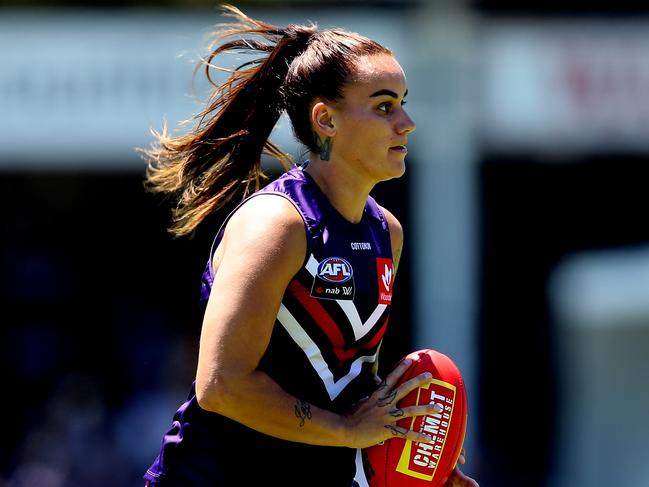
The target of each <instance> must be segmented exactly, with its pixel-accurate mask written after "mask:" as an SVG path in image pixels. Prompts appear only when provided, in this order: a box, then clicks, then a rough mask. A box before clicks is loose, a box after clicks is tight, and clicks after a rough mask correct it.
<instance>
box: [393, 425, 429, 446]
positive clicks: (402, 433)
mask: <svg viewBox="0 0 649 487" xmlns="http://www.w3.org/2000/svg"><path fill="white" fill-rule="evenodd" d="M385 429H387V430H388V431H389V432H390V436H388V438H403V439H406V440H410V441H416V442H420V443H430V442H431V441H433V439H432V438H431V437H430V435H427V434H426V433H419V432H417V431H412V430H409V429H407V428H402V427H401V426H397V425H394V424H386V425H385ZM388 438H386V439H388Z"/></svg>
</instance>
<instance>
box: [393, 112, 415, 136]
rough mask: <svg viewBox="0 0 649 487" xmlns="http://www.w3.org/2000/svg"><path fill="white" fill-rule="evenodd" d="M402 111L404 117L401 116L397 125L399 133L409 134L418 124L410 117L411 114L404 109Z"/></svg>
mask: <svg viewBox="0 0 649 487" xmlns="http://www.w3.org/2000/svg"><path fill="white" fill-rule="evenodd" d="M402 113H403V117H401V120H399V124H398V125H397V133H398V134H399V135H407V134H410V133H412V132H414V131H415V130H417V124H416V123H415V121H414V120H413V119H412V118H410V115H408V113H407V112H406V111H405V110H402Z"/></svg>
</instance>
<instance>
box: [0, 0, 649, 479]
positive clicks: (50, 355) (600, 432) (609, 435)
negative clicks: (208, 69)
mask: <svg viewBox="0 0 649 487" xmlns="http://www.w3.org/2000/svg"><path fill="white" fill-rule="evenodd" d="M231 3H233V4H234V5H236V6H238V7H240V8H242V9H244V11H245V12H246V13H248V14H249V15H250V16H252V17H259V18H261V19H263V20H266V21H268V22H271V23H288V22H297V23H305V22H308V21H313V22H316V23H318V24H319V25H320V26H321V27H343V28H346V29H350V30H355V31H358V32H360V33H362V34H365V35H367V36H369V37H372V38H374V39H376V40H378V41H379V42H381V43H383V44H384V45H386V46H387V47H390V48H391V49H392V50H393V51H394V53H395V55H396V57H397V59H398V60H399V61H400V62H401V64H402V66H403V67H404V69H405V71H406V75H407V78H408V85H409V91H410V95H409V100H408V103H409V104H408V109H409V111H410V113H411V115H412V116H413V118H414V119H415V121H416V122H417V124H418V129H417V132H416V133H415V134H414V135H413V136H412V137H411V140H412V142H411V143H410V153H409V155H408V159H407V162H408V169H407V173H406V175H405V176H404V177H403V178H401V179H399V180H396V181H390V182H386V183H383V184H382V185H379V186H378V187H377V188H376V190H375V194H374V196H375V197H376V198H377V199H378V200H379V201H380V202H381V203H382V204H384V205H385V206H387V207H389V208H391V209H393V211H394V213H395V214H396V215H397V216H398V217H399V218H400V219H401V221H402V222H403V225H404V228H405V232H406V247H405V253H404V256H403V260H402V265H401V267H400V272H399V274H400V276H399V279H397V282H396V286H397V289H398V291H397V293H396V294H395V302H394V315H395V317H394V318H393V319H392V320H391V328H390V329H389V332H388V341H387V342H386V343H385V345H384V347H383V352H382V353H383V357H382V367H383V369H384V370H385V369H386V368H388V367H389V366H391V365H392V363H394V361H396V360H397V359H398V358H400V357H401V356H402V355H405V354H406V353H407V352H409V351H410V350H413V349H416V348H424V347H427V348H435V349H438V350H440V351H442V352H444V353H447V354H449V355H450V356H451V357H453V358H454V359H455V361H456V362H457V363H458V365H459V366H460V368H461V369H462V371H463V374H464V376H465V379H466V382H467V386H468V392H469V403H470V409H469V416H470V421H469V428H468V431H467V439H466V447H467V450H468V463H467V464H466V466H465V468H464V470H465V471H466V472H467V473H469V474H470V475H472V476H474V477H475V478H476V479H477V480H478V481H479V482H480V485H481V486H482V487H507V486H517V487H520V486H525V487H536V486H538V487H541V486H548V487H582V486H583V487H600V486H601V487H604V486H607V487H608V486H610V485H624V486H627V487H648V486H649V462H647V459H648V458H649V419H647V413H646V412H647V410H649V387H648V385H647V384H648V378H649V225H648V221H647V215H648V211H647V210H648V209H649V191H648V190H647V187H648V183H649V102H648V100H649V15H648V14H649V7H641V6H638V5H639V2H630V1H623V0H617V1H615V2H613V1H611V2H607V3H597V2H579V1H576V0H575V1H570V0H564V1H561V2H559V1H553V0H544V1H542V0H538V1H516V2H514V1H498V0H484V1H469V0H446V1H442V0H439V1H434V0H431V1H424V0H404V1H366V2H363V1H354V0H349V1H338V2H333V1H332V2H325V1H311V0H303V1H297V0H296V1H290V2H287V1H271V0H267V1H255V2H253V1H250V2H243V1H241V2H239V1H233V2H231ZM216 5H217V4H216V3H215V2H211V1H207V0H122V1H119V0H114V1H108V0H102V1H95V2H94V3H92V4H91V5H89V4H88V3H87V2H82V1H58V2H57V1H47V2H46V1H35V0H34V1H19V0H15V1H6V0H4V1H0V55H1V56H2V63H1V64H0V115H1V116H0V209H1V210H0V211H2V218H1V219H0V265H1V268H0V269H1V271H0V305H1V307H2V317H1V318H0V320H1V322H2V326H0V337H1V339H2V344H3V353H2V354H0V361H1V363H2V381H3V385H4V390H5V392H4V393H3V397H4V398H5V399H4V400H2V406H0V407H1V408H2V418H3V421H2V423H3V432H2V437H3V441H2V443H1V445H0V486H2V487H19V486H20V487H22V486H35V487H73V486H81V485H92V486H94V487H102V486H111V487H127V486H141V485H142V481H141V477H142V474H143V473H144V471H145V469H146V468H147V467H148V466H149V464H150V463H151V461H152V460H153V458H154V457H155V455H156V454H157V451H158V448H159V445H160V441H161V438H162V434H163V433H164V431H166V428H167V427H168V425H169V423H170V420H171V416H172V415H173V413H174V411H175V410H176V408H177V406H178V405H179V404H180V403H181V402H182V401H183V400H184V398H185V396H186V394H187V392H188V389H189V385H190V382H191V380H192V378H193V373H194V367H195V365H196V354H197V344H198V336H199V332H200V309H199V306H198V293H199V289H200V282H199V277H200V273H201V272H202V269H203V266H204V264H205V260H206V258H207V252H208V248H209V245H210V242H211V239H212V237H213V234H214V232H215V230H216V224H217V222H214V224H210V225H206V227H205V228H203V229H202V230H201V231H199V232H198V233H197V234H196V236H195V237H194V238H192V239H183V240H177V239H176V240H175V239H173V238H171V236H170V235H169V234H168V233H167V232H166V226H167V224H168V217H169V209H170V206H169V202H167V201H164V200H162V199H160V198H157V197H154V196H153V195H151V194H147V193H145V191H144V189H143V187H142V181H143V175H144V164H143V161H142V159H141V158H140V156H139V153H138V152H137V151H136V148H138V147H140V148H146V147H148V146H149V144H150V143H151V141H152V140H153V139H152V137H151V135H150V133H149V129H151V128H155V129H160V128H162V125H163V123H164V121H165V120H166V121H167V123H168V125H169V127H170V129H172V130H176V129H177V128H178V129H179V130H180V129H181V128H179V126H178V122H179V121H181V120H186V119H189V118H190V117H191V116H192V115H193V114H194V113H196V112H197V111H198V109H199V108H200V102H201V100H202V99H203V97H204V95H205V93H206V91H205V90H206V86H205V83H204V80H203V79H202V78H201V76H200V74H199V75H198V77H197V78H196V80H195V82H193V81H192V80H193V76H192V73H193V69H194V66H195V64H196V62H197V61H198V59H199V58H200V56H201V54H203V53H204V52H205V51H204V49H205V47H206V36H207V34H208V33H209V32H211V31H212V30H213V28H214V27H215V25H216V24H218V23H219V22H221V21H223V19H222V18H220V17H219V13H218V10H217V8H216ZM273 137H274V140H275V142H277V143H278V144H279V145H280V146H281V147H282V148H284V150H286V151H287V152H288V153H289V154H292V155H293V156H294V157H295V158H296V159H299V158H301V156H302V148H300V147H298V146H296V145H295V143H294V142H293V140H292V136H291V133H290V129H289V128H288V127H287V124H286V121H280V124H279V125H278V127H277V129H276V132H275V134H274V136H273ZM267 164H268V171H269V174H274V173H275V171H276V170H277V167H275V166H274V165H273V163H272V162H270V161H267Z"/></svg>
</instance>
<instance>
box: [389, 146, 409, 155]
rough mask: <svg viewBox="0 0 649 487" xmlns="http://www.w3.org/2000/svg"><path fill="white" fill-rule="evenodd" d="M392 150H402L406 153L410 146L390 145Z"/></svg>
mask: <svg viewBox="0 0 649 487" xmlns="http://www.w3.org/2000/svg"><path fill="white" fill-rule="evenodd" d="M390 150H391V151H395V152H402V153H404V154H406V153H407V152H408V148H407V147H406V146H405V145H394V146H392V147H390Z"/></svg>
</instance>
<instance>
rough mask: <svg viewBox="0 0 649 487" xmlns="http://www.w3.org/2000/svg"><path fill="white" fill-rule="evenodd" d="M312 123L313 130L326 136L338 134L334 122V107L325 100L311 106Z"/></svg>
mask: <svg viewBox="0 0 649 487" xmlns="http://www.w3.org/2000/svg"><path fill="white" fill-rule="evenodd" d="M311 123H312V124H313V130H315V131H316V132H317V133H318V134H319V135H322V136H324V137H333V136H335V135H336V127H335V126H334V122H333V107H332V106H331V105H328V104H327V103H326V102H324V101H316V102H315V103H314V105H313V108H311Z"/></svg>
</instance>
